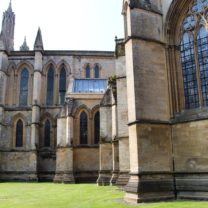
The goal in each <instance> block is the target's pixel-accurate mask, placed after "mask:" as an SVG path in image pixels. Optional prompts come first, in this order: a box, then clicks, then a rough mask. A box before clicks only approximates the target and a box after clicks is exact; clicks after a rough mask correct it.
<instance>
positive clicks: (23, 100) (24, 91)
mask: <svg viewBox="0 0 208 208" xmlns="http://www.w3.org/2000/svg"><path fill="white" fill-rule="evenodd" d="M28 80H29V73H28V70H27V69H26V68H25V69H23V70H22V72H21V79H20V96H19V104H20V105H21V106H26V105H27V98H28Z"/></svg>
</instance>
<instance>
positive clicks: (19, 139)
mask: <svg viewBox="0 0 208 208" xmlns="http://www.w3.org/2000/svg"><path fill="white" fill-rule="evenodd" d="M22 146H23V122H22V120H20V119H19V120H18V121H17V124H16V147H22Z"/></svg>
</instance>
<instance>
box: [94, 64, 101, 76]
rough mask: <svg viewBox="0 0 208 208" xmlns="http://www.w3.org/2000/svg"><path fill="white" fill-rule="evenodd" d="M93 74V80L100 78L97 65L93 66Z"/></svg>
mask: <svg viewBox="0 0 208 208" xmlns="http://www.w3.org/2000/svg"><path fill="white" fill-rule="evenodd" d="M94 72H95V78H100V69H99V66H98V65H96V66H95V68H94Z"/></svg>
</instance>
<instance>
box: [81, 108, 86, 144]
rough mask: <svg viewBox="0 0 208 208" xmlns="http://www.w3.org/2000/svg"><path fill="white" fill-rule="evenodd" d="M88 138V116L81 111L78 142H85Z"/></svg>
mask: <svg viewBox="0 0 208 208" xmlns="http://www.w3.org/2000/svg"><path fill="white" fill-rule="evenodd" d="M87 140H88V118H87V114H86V113H85V112H84V111H83V112H82V113H81V114H80V144H87Z"/></svg>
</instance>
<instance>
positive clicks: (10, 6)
mask: <svg viewBox="0 0 208 208" xmlns="http://www.w3.org/2000/svg"><path fill="white" fill-rule="evenodd" d="M7 12H12V0H10V2H9V7H8V9H7Z"/></svg>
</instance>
